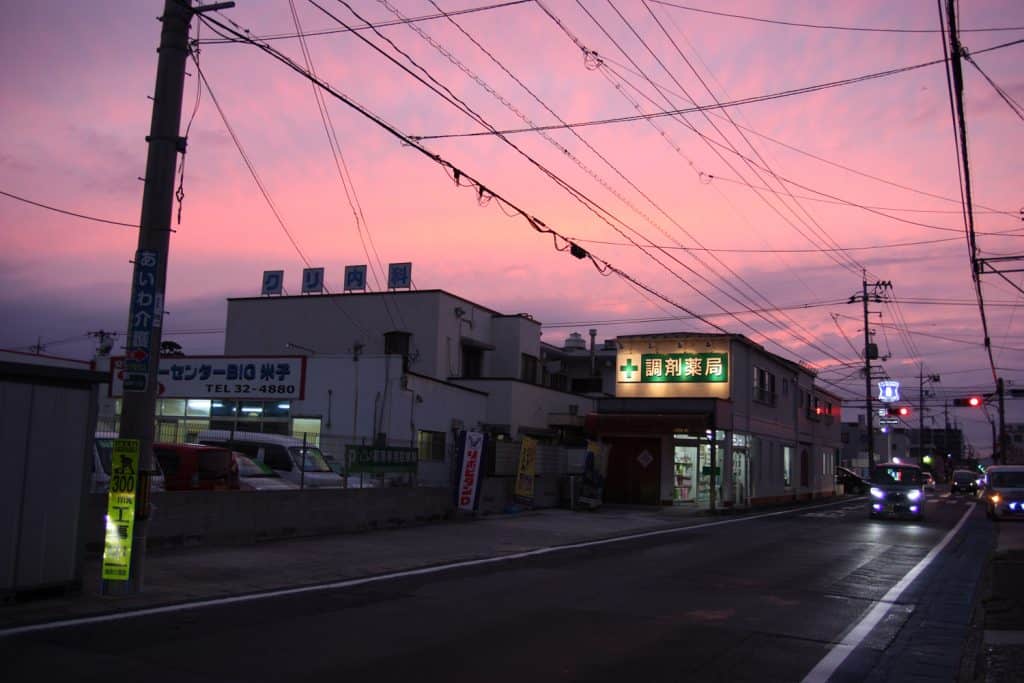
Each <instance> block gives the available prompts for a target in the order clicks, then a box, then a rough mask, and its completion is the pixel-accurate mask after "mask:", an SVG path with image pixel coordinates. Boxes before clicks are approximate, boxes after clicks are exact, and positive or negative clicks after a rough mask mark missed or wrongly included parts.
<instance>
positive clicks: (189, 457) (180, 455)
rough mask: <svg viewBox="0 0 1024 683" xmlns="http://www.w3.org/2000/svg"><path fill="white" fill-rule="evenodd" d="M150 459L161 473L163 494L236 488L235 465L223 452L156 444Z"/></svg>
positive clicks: (208, 448) (231, 458)
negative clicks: (154, 457)
mask: <svg viewBox="0 0 1024 683" xmlns="http://www.w3.org/2000/svg"><path fill="white" fill-rule="evenodd" d="M153 455H155V456H156V459H157V462H159V463H160V469H161V470H163V473H164V489H165V490H167V491H210V490H227V489H237V488H238V462H237V461H236V460H235V454H234V453H232V452H231V451H230V450H229V449H227V448H220V447H217V446H200V445H198V444H191V443H156V444H153Z"/></svg>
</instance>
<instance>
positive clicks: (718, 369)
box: [620, 353, 729, 383]
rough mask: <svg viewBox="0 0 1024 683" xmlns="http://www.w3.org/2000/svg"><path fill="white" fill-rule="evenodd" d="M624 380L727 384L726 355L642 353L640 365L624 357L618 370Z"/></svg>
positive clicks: (727, 362)
mask: <svg viewBox="0 0 1024 683" xmlns="http://www.w3.org/2000/svg"><path fill="white" fill-rule="evenodd" d="M620 369H621V370H622V371H623V372H624V373H625V379H626V380H627V381H630V380H632V381H634V382H635V381H636V376H637V375H639V379H640V381H641V382H655V383H663V382H701V383H708V382H713V383H719V382H728V381H729V354H727V353H645V354H643V355H641V356H640V365H639V366H637V365H635V364H634V363H633V361H632V359H629V358H627V359H626V364H625V365H624V366H623V367H622V368H620Z"/></svg>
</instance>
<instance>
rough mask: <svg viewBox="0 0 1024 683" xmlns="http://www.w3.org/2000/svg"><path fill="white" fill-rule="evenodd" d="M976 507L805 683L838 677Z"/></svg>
mask: <svg viewBox="0 0 1024 683" xmlns="http://www.w3.org/2000/svg"><path fill="white" fill-rule="evenodd" d="M974 505H975V504H974V503H971V504H970V506H969V507H968V508H967V512H965V513H964V514H963V516H962V517H961V518H960V521H959V522H957V525H956V526H955V527H953V529H952V530H950V532H949V533H948V534H946V536H945V537H944V538H943V539H942V540H941V541H940V542H939V544H938V545H936V546H935V547H934V548H932V549H931V551H929V553H928V554H927V555H925V556H924V559H922V560H921V561H920V562H918V563H917V564H916V565H915V566H914V568H913V569H911V570H910V571H909V572H907V573H906V575H905V576H904V577H903V578H902V579H900V580H899V582H898V583H897V584H896V585H895V586H893V587H892V588H890V589H889V592H888V593H886V594H885V595H884V596H883V597H882V599H881V600H879V601H877V602H876V603H874V604H873V605H872V606H871V607H870V608H869V609H868V612H867V615H866V616H865V617H864V618H863V619H861V620H860V623H858V624H857V625H856V626H854V627H853V628H852V629H851V630H850V632H849V633H847V634H846V637H845V638H843V640H842V641H841V642H840V643H839V644H837V645H835V646H834V647H833V648H832V649H831V650H830V651H829V653H828V654H827V655H825V657H824V658H823V659H822V660H821V661H820V662H818V664H817V665H816V666H815V667H814V668H813V669H811V672H810V673H809V674H807V675H806V676H805V677H804V679H803V683H824V682H825V681H828V680H829V679H830V678H831V677H832V674H834V673H835V672H836V669H838V668H839V667H840V665H842V663H843V662H845V661H846V658H847V657H849V656H850V653H852V652H853V651H854V650H855V649H856V648H857V646H858V645H860V644H861V641H863V640H864V638H866V637H867V635H868V634H869V633H871V629H873V628H874V627H875V626H877V625H878V622H880V621H881V620H882V618H883V617H884V616H885V614H886V612H888V611H889V608H890V607H892V604H893V603H894V602H896V600H898V599H899V597H900V595H902V594H903V591H905V590H906V589H907V587H908V586H910V584H911V583H913V581H914V579H916V578H917V577H918V575H919V574H920V573H921V572H923V571H924V570H925V569H926V568H927V567H928V565H930V564H931V563H932V562H933V561H934V560H935V558H936V557H937V556H938V554H939V553H941V552H942V550H943V548H945V547H946V546H947V545H949V542H950V541H951V540H953V537H954V536H956V534H957V532H958V531H960V529H961V527H963V525H964V523H965V522H966V521H967V518H968V517H969V516H970V514H971V512H972V511H973V510H974Z"/></svg>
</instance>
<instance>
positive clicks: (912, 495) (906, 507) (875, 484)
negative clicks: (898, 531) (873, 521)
mask: <svg viewBox="0 0 1024 683" xmlns="http://www.w3.org/2000/svg"><path fill="white" fill-rule="evenodd" d="M924 500H925V495H924V476H923V475H922V472H921V468H920V467H918V466H917V465H910V464H906V463H897V462H883V463H880V464H878V465H875V467H874V469H873V470H871V503H870V506H871V507H870V508H869V510H868V512H869V515H870V516H871V517H881V516H886V517H913V518H914V519H918V520H920V519H924Z"/></svg>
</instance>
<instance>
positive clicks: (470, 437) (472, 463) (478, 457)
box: [456, 432, 486, 512]
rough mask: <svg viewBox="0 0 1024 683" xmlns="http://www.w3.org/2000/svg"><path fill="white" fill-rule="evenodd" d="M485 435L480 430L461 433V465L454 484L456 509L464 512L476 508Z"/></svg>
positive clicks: (481, 473)
mask: <svg viewBox="0 0 1024 683" xmlns="http://www.w3.org/2000/svg"><path fill="white" fill-rule="evenodd" d="M485 440H486V437H485V436H484V435H483V434H481V433H480V432H463V433H462V467H460V468H459V481H458V485H457V486H456V491H457V495H458V506H457V507H458V509H459V510H465V511H466V512H473V511H474V510H476V505H477V498H479V492H480V482H481V481H482V480H483V472H482V471H481V468H482V467H483V459H484V443H485Z"/></svg>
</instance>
